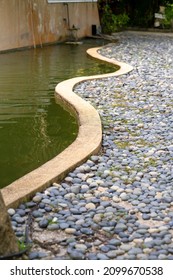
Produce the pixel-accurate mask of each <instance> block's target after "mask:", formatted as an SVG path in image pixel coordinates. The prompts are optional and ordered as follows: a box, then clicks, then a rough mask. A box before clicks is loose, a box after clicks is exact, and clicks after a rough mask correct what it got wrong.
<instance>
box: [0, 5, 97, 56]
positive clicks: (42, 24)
mask: <svg viewBox="0 0 173 280" xmlns="http://www.w3.org/2000/svg"><path fill="white" fill-rule="evenodd" d="M68 15H69V16H68ZM99 24H100V23H99V15H98V9H97V3H96V2H93V3H68V4H64V3H58V4H48V2H47V0H0V51H4V50H9V49H15V48H22V47H27V46H36V45H41V44H45V43H53V42H56V41H63V40H66V39H67V38H68V36H69V30H68V29H69V27H70V28H72V26H73V25H74V26H75V27H78V28H79V30H78V31H77V35H78V37H79V38H80V37H85V36H89V35H91V33H92V29H91V26H92V25H96V26H99Z"/></svg>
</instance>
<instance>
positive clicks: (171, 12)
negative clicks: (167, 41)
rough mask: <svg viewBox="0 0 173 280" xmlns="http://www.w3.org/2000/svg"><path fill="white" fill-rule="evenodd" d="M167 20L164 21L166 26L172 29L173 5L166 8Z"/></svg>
mask: <svg viewBox="0 0 173 280" xmlns="http://www.w3.org/2000/svg"><path fill="white" fill-rule="evenodd" d="M165 17H166V18H165V20H164V25H165V26H166V27H171V25H172V22H173V4H169V5H167V6H166V8H165Z"/></svg>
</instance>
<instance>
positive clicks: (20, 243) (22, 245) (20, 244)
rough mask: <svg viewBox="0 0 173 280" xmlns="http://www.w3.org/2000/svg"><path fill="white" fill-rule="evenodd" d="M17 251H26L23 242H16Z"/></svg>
mask: <svg viewBox="0 0 173 280" xmlns="http://www.w3.org/2000/svg"><path fill="white" fill-rule="evenodd" d="M17 243H18V248H19V251H23V250H26V249H27V245H26V244H25V242H24V241H21V240H17Z"/></svg>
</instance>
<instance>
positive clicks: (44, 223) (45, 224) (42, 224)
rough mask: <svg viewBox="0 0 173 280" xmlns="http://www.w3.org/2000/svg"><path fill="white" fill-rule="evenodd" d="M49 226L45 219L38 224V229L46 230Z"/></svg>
mask: <svg viewBox="0 0 173 280" xmlns="http://www.w3.org/2000/svg"><path fill="white" fill-rule="evenodd" d="M48 224H49V221H48V220H47V219H42V220H41V221H40V222H39V227H40V228H47V226H48Z"/></svg>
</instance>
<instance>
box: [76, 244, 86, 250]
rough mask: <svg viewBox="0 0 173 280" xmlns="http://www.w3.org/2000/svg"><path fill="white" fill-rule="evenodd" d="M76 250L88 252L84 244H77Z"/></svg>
mask: <svg viewBox="0 0 173 280" xmlns="http://www.w3.org/2000/svg"><path fill="white" fill-rule="evenodd" d="M75 248H76V249H77V250H80V251H86V250H87V246H86V245H84V244H76V245H75Z"/></svg>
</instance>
